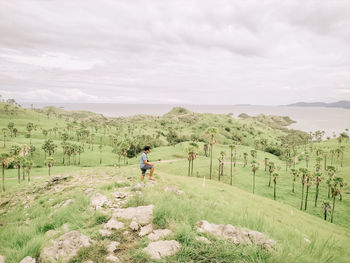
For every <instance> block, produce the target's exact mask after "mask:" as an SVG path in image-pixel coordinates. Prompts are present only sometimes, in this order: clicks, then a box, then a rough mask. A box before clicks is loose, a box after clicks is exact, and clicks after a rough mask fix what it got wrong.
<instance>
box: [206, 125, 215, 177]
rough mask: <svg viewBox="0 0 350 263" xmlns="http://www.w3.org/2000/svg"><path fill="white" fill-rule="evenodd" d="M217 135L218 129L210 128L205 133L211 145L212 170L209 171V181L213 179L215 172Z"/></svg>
mask: <svg viewBox="0 0 350 263" xmlns="http://www.w3.org/2000/svg"><path fill="white" fill-rule="evenodd" d="M216 133H217V130H216V128H213V127H211V128H208V129H207V130H206V131H205V134H206V135H208V136H209V145H210V168H209V169H210V170H209V179H211V175H212V171H213V147H214V144H215V143H216V140H215V134H216Z"/></svg>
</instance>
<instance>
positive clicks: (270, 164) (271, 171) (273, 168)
mask: <svg viewBox="0 0 350 263" xmlns="http://www.w3.org/2000/svg"><path fill="white" fill-rule="evenodd" d="M267 166H268V169H269V174H270V179H269V187H271V177H272V173H273V172H274V171H275V164H274V162H269V164H268V165H267Z"/></svg>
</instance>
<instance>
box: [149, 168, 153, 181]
mask: <svg viewBox="0 0 350 263" xmlns="http://www.w3.org/2000/svg"><path fill="white" fill-rule="evenodd" d="M153 172H154V167H152V168H151V170H150V172H149V179H153V177H152V176H153Z"/></svg>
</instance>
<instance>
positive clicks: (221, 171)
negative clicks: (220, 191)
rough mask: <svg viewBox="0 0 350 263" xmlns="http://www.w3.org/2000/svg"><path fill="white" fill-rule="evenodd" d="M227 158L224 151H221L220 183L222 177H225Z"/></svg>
mask: <svg viewBox="0 0 350 263" xmlns="http://www.w3.org/2000/svg"><path fill="white" fill-rule="evenodd" d="M225 156H226V153H225V152H224V151H221V152H220V157H219V159H218V160H219V181H220V178H221V176H223V175H224V163H225Z"/></svg>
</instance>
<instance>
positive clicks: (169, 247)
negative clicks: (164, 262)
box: [143, 240, 181, 259]
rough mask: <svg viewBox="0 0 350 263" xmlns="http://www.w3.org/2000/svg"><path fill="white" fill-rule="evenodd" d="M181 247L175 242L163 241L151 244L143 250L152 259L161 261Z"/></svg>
mask: <svg viewBox="0 0 350 263" xmlns="http://www.w3.org/2000/svg"><path fill="white" fill-rule="evenodd" d="M180 247H181V245H180V243H179V242H177V241H176V240H164V241H156V242H151V243H150V244H149V245H148V246H147V247H145V248H144V249H143V251H144V252H146V254H148V255H149V256H150V257H151V258H152V259H161V258H163V257H166V256H171V255H173V254H175V253H176V252H177V251H178V250H179V249H180Z"/></svg>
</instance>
